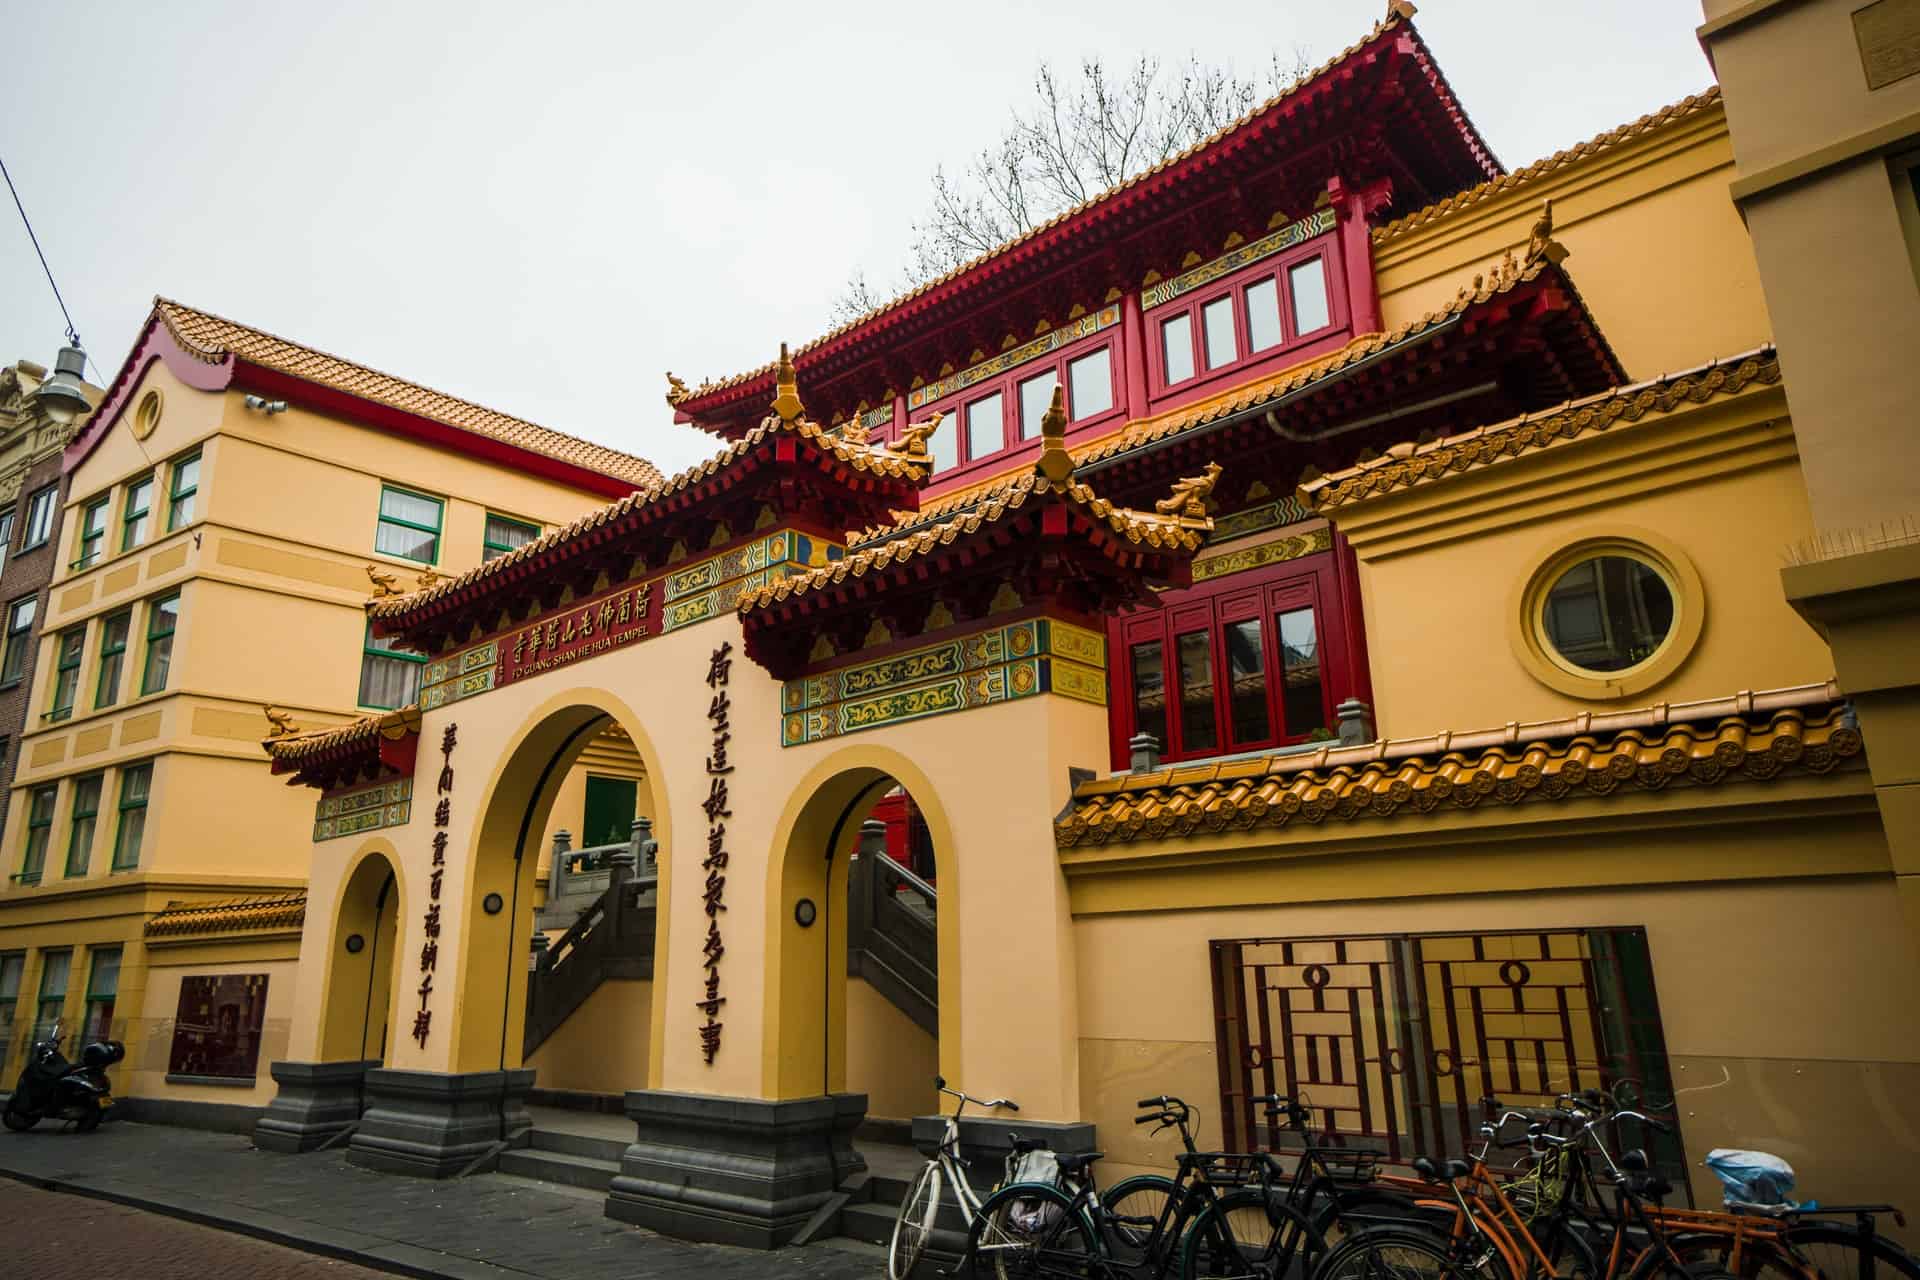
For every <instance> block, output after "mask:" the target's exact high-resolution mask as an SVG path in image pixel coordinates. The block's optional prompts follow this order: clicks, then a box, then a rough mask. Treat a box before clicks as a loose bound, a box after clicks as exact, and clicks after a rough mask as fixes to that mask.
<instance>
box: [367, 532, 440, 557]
mask: <svg viewBox="0 0 1920 1280" xmlns="http://www.w3.org/2000/svg"><path fill="white" fill-rule="evenodd" d="M434 541H435V539H434V536H433V535H432V534H430V533H425V532H423V531H421V530H419V529H409V528H406V527H405V526H404V525H397V524H383V525H381V526H380V532H379V536H378V537H376V538H375V539H374V540H373V546H374V550H376V551H378V552H380V553H381V554H382V555H388V556H404V557H406V558H407V559H409V560H420V561H424V562H426V563H428V564H431V563H433V544H434Z"/></svg>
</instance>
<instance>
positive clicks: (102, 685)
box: [93, 609, 133, 711]
mask: <svg viewBox="0 0 1920 1280" xmlns="http://www.w3.org/2000/svg"><path fill="white" fill-rule="evenodd" d="M132 633H133V610H131V609H122V610H121V611H120V612H119V613H116V614H112V615H111V616H109V617H108V618H107V619H106V621H104V622H102V623H101V624H100V678H99V679H98V680H96V681H94V685H93V707H94V710H96V711H98V710H99V709H100V708H101V707H110V706H112V705H113V704H114V703H115V702H118V701H119V700H120V673H121V670H122V669H123V668H124V667H125V666H126V665H127V637H128V636H130V635H131V634H132Z"/></svg>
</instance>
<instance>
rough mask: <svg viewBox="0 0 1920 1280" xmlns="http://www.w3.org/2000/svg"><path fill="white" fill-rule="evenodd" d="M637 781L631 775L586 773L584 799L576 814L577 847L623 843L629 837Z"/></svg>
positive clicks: (631, 829) (636, 793)
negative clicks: (610, 775)
mask: <svg viewBox="0 0 1920 1280" xmlns="http://www.w3.org/2000/svg"><path fill="white" fill-rule="evenodd" d="M639 794H640V784H639V783H638V782H637V781H635V780H634V779H632V778H611V777H607V776H605V775H602V774H597V773H590V774H588V775H587V785H586V803H585V804H584V805H583V806H582V813H581V815H580V847H581V848H583V849H587V848H597V847H599V846H602V845H609V844H625V843H627V841H629V840H631V839H632V838H633V813H634V807H635V803H636V801H637V800H638V798H639Z"/></svg>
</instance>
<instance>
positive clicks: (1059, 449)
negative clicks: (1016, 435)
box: [1033, 383, 1073, 484]
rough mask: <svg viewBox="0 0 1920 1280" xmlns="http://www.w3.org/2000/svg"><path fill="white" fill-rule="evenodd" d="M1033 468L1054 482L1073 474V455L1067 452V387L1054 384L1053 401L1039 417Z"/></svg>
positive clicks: (1064, 481)
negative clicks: (1038, 448) (1037, 450)
mask: <svg viewBox="0 0 1920 1280" xmlns="http://www.w3.org/2000/svg"><path fill="white" fill-rule="evenodd" d="M1033 469H1034V470H1035V471H1037V472H1039V473H1040V474H1041V475H1043V476H1045V477H1046V478H1047V479H1048V480H1051V481H1052V482H1053V483H1054V484H1065V483H1066V482H1067V481H1068V480H1069V479H1071V478H1072V476H1073V455H1072V454H1070V453H1068V452H1067V389H1066V388H1065V387H1063V386H1060V385H1059V384H1058V383H1055V384H1054V388H1053V403H1052V404H1049V405H1048V406H1047V412H1046V414H1045V416H1043V417H1042V418H1041V419H1040V460H1039V461H1038V462H1036V463H1034V464H1033Z"/></svg>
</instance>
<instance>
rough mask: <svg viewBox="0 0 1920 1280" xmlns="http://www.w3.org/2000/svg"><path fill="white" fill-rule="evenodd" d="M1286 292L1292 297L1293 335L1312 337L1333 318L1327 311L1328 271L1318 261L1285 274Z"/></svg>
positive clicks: (1309, 261) (1308, 261) (1302, 264)
mask: <svg viewBox="0 0 1920 1280" xmlns="http://www.w3.org/2000/svg"><path fill="white" fill-rule="evenodd" d="M1287 288H1288V289H1289V290H1291V291H1292V293H1293V331H1294V332H1295V333H1312V332H1313V331H1314V330H1315V329H1324V328H1326V327H1327V323H1328V322H1329V321H1330V320H1331V319H1332V318H1333V316H1332V313H1331V312H1329V311H1328V310H1327V268H1326V264H1325V263H1324V262H1323V261H1322V260H1321V259H1319V258H1310V259H1308V260H1307V261H1306V262H1303V263H1301V264H1300V265H1299V266H1296V267H1293V268H1290V269H1289V270H1288V271H1287Z"/></svg>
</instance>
